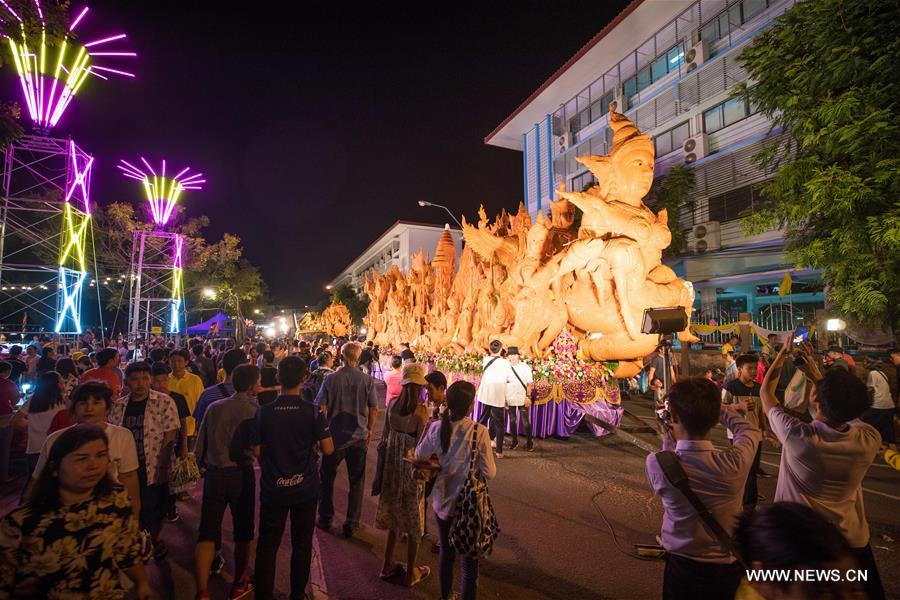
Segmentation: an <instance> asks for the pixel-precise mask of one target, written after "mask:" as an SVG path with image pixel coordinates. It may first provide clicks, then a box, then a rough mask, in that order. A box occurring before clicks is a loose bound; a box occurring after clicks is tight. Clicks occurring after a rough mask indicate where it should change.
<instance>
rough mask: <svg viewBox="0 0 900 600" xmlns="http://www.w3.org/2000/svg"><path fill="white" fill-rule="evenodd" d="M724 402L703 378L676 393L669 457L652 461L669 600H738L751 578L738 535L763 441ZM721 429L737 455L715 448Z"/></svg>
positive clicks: (667, 425)
mask: <svg viewBox="0 0 900 600" xmlns="http://www.w3.org/2000/svg"><path fill="white" fill-rule="evenodd" d="M719 395H720V394H719V388H718V387H717V386H716V384H715V383H713V382H712V381H709V380H707V379H704V378H702V377H690V378H687V379H683V380H680V381H678V382H676V383H675V384H674V385H672V387H671V388H670V389H669V393H668V397H667V400H666V401H665V405H664V408H663V409H662V411H661V414H660V419H661V421H662V423H663V427H664V429H665V430H666V436H665V439H664V443H663V452H659V453H656V454H650V455H649V456H647V478H648V480H649V481H650V487H651V488H652V489H653V493H654V494H656V495H657V496H659V497H660V499H661V500H662V503H663V510H664V514H663V522H662V531H661V536H660V537H661V541H662V546H663V547H664V548H665V549H666V552H667V554H668V556H667V558H666V569H665V574H664V576H663V598H664V599H666V600H669V599H677V598H708V599H717V598H721V599H725V598H728V599H731V598H734V594H735V591H736V590H737V588H738V585H739V584H740V581H741V577H742V576H743V575H744V569H743V567H742V566H741V565H740V563H739V562H737V557H736V556H735V554H734V551H733V544H732V542H731V532H732V531H733V529H734V526H735V522H736V519H737V516H738V515H739V514H740V513H741V510H742V508H743V506H742V505H743V492H744V482H745V481H746V479H747V474H748V473H749V471H750V467H751V466H752V464H753V458H754V456H755V455H756V449H757V448H758V447H759V442H760V438H761V436H762V434H761V433H760V431H759V429H758V428H757V427H756V426H755V425H753V424H751V423H750V422H749V421H747V420H746V419H744V418H743V417H741V416H740V415H739V414H738V413H737V411H735V410H734V409H733V408H732V407H731V406H729V405H722V404H721V401H720V398H719ZM716 423H722V425H724V426H725V427H727V428H728V429H730V430H731V431H732V432H733V434H734V440H733V444H732V446H731V447H730V448H726V449H723V450H717V449H715V447H714V446H713V444H712V440H711V435H712V433H711V432H712V429H713V427H715V425H716ZM670 449H674V452H672V451H669V450H670ZM701 514H702V515H705V517H704V516H701Z"/></svg>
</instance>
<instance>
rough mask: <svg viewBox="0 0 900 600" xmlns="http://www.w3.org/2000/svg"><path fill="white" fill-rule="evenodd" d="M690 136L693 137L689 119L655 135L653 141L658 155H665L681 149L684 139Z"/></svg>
mask: <svg viewBox="0 0 900 600" xmlns="http://www.w3.org/2000/svg"><path fill="white" fill-rule="evenodd" d="M689 137H691V134H690V127H689V125H688V122H687V121H685V122H684V123H682V124H680V125H677V126H675V127H673V128H672V129H669V130H668V131H664V132H663V133H661V134H659V135H657V136H655V137H654V138H653V143H654V144H655V145H656V156H657V157H659V156H665V155H666V154H669V153H670V152H674V151H675V150H679V149H680V148H681V145H682V144H684V140H686V139H688V138H689Z"/></svg>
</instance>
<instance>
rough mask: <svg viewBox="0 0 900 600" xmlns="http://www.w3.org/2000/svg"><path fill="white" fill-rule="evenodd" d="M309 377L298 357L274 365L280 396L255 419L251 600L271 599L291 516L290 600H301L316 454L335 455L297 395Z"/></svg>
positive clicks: (318, 420)
mask: <svg viewBox="0 0 900 600" xmlns="http://www.w3.org/2000/svg"><path fill="white" fill-rule="evenodd" d="M308 374H309V371H308V370H307V366H306V362H304V361H303V359H302V358H300V357H299V356H286V357H284V358H283V359H281V362H279V363H278V383H280V384H281V395H280V396H278V398H276V399H275V400H274V401H273V402H270V403H268V404H265V405H263V406H260V408H259V410H258V411H257V413H256V424H257V427H258V432H257V433H258V441H259V466H260V471H261V473H260V478H259V483H260V490H259V505H260V506H259V541H258V542H257V545H256V577H255V583H256V597H257V598H271V597H272V592H273V585H274V581H275V557H276V554H277V552H278V547H279V546H280V545H281V536H282V534H283V533H284V524H285V520H286V519H287V516H288V513H290V515H291V594H290V597H291V598H304V597H306V596H305V595H304V594H305V590H306V584H307V583H308V582H309V568H310V563H311V561H312V536H313V532H314V530H315V522H316V506H317V505H318V502H319V492H320V487H321V486H320V484H319V472H318V469H319V460H318V459H319V452H318V449H317V446H318V447H319V448H321V450H322V452H323V453H324V454H331V453H332V452H334V443H333V442H332V440H331V432H330V431H329V429H328V421H327V419H326V418H325V415H324V414H323V413H322V412H320V411H319V409H318V408H317V407H316V406H314V405H313V404H312V403H311V402H309V401H308V400H303V399H301V397H300V389H301V387H303V382H304V381H306V377H307V375H308Z"/></svg>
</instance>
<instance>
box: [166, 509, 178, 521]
mask: <svg viewBox="0 0 900 600" xmlns="http://www.w3.org/2000/svg"><path fill="white" fill-rule="evenodd" d="M180 520H181V515H179V514H178V509H177V508H175V506H174V505H172V508H171V509H170V510H169V511H168V512H167V513H166V523H177V522H178V521H180Z"/></svg>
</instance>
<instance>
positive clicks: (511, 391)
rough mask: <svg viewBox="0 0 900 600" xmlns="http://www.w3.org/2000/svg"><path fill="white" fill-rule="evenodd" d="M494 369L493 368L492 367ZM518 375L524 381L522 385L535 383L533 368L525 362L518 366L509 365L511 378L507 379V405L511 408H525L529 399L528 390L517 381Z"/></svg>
mask: <svg viewBox="0 0 900 600" xmlns="http://www.w3.org/2000/svg"><path fill="white" fill-rule="evenodd" d="M491 368H493V367H491ZM516 375H518V376H519V379H521V380H522V383H524V384H525V385H528V384H529V383H532V382H533V381H534V377H532V375H531V367H529V366H528V365H526V364H525V363H523V362H520V363H519V364H517V365H512V364H511V365H509V377H507V378H506V403H507V404H509V405H510V406H525V399H526V397H527V395H526V393H525V392H526V390H525V388H524V387H522V383H519V379H516Z"/></svg>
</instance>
